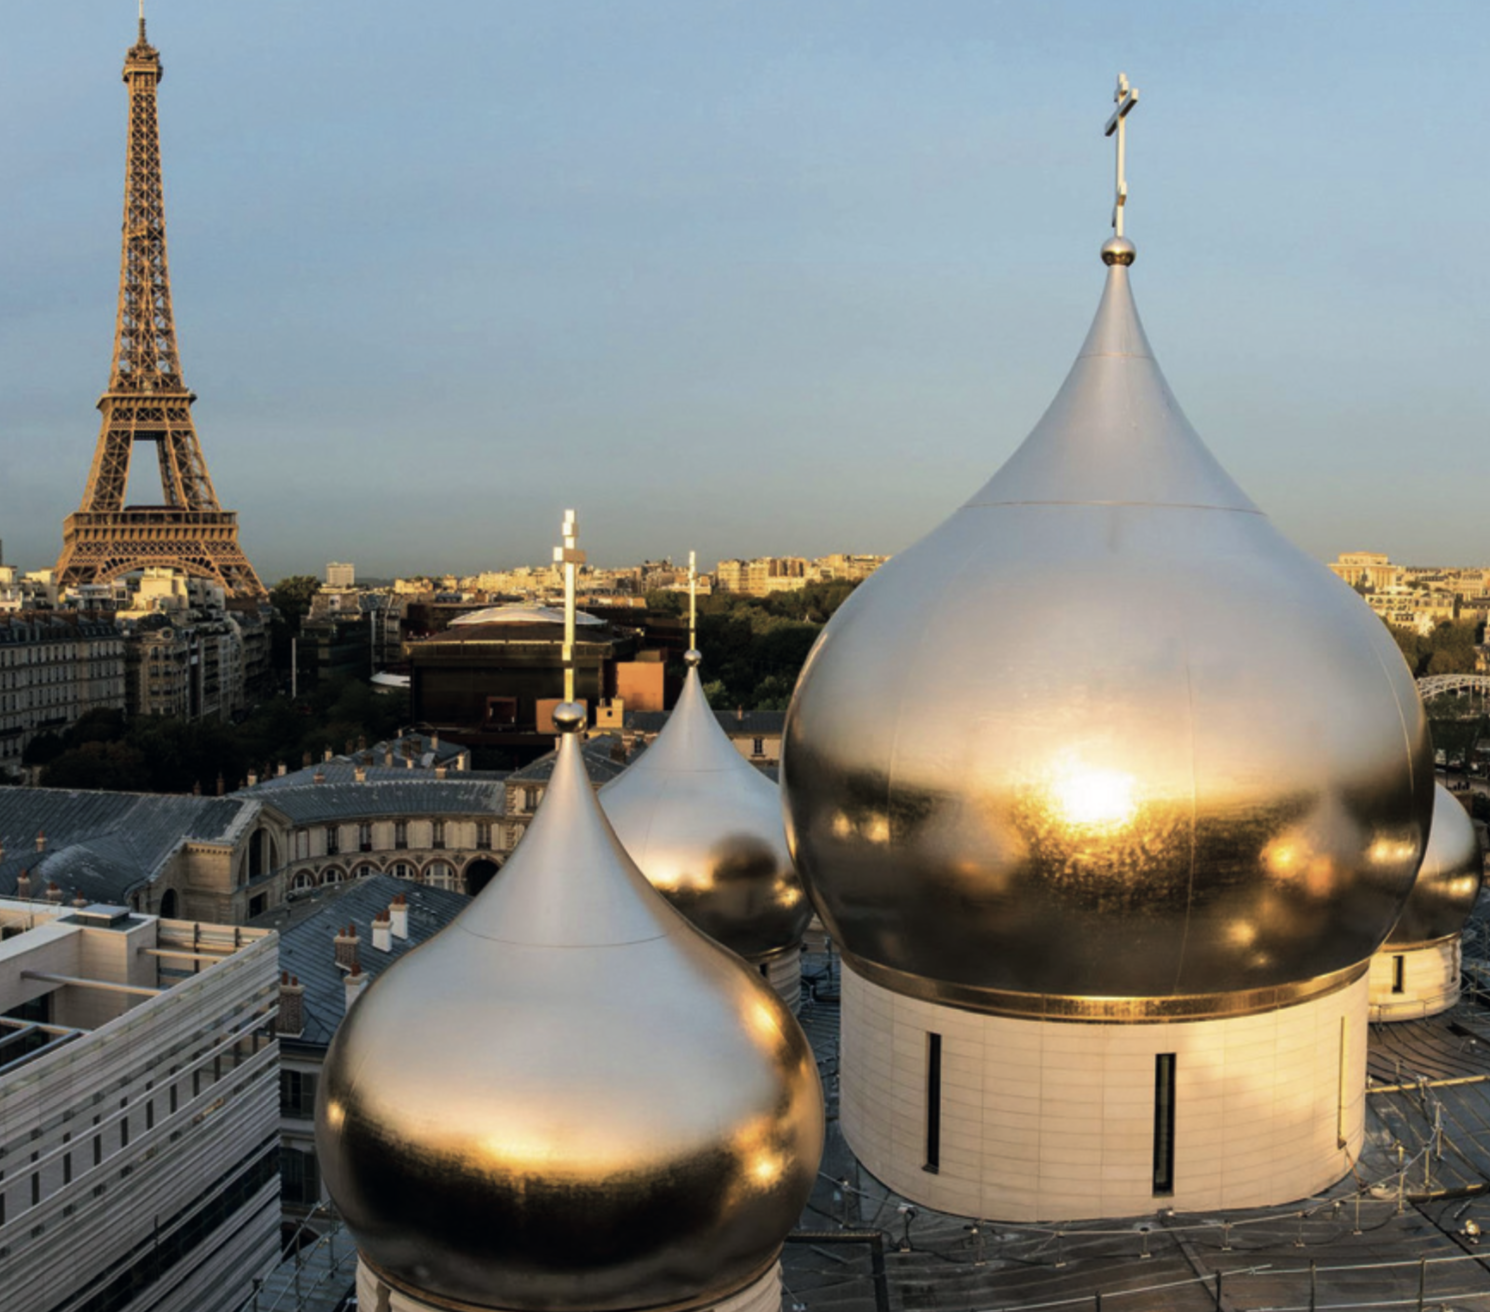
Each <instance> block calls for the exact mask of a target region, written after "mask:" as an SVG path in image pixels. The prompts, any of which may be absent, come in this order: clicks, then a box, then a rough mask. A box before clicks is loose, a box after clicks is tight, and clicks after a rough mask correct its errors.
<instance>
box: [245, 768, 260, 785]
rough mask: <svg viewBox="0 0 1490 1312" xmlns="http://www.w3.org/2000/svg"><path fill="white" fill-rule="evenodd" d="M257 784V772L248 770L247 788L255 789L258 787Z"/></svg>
mask: <svg viewBox="0 0 1490 1312" xmlns="http://www.w3.org/2000/svg"><path fill="white" fill-rule="evenodd" d="M258 782H259V776H258V772H257V771H255V770H250V771H249V772H248V786H249V787H250V788H255V787H257V786H258Z"/></svg>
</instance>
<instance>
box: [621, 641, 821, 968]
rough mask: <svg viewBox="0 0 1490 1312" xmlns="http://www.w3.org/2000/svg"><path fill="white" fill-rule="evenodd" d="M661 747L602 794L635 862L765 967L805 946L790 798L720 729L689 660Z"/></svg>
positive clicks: (691, 913) (704, 925)
mask: <svg viewBox="0 0 1490 1312" xmlns="http://www.w3.org/2000/svg"><path fill="white" fill-rule="evenodd" d="M686 659H687V662H688V677H687V679H686V681H685V682H684V684H683V693H682V696H680V697H679V698H678V704H677V706H675V707H674V708H673V713H672V715H671V716H669V717H668V721H667V724H666V725H665V726H664V727H663V730H662V732H661V733H660V734H658V735H657V740H656V741H655V742H654V743H653V744H652V745H651V746H650V747H648V748H647V750H646V751H645V752H643V753H642V754H641V756H639V757H638V758H637V759H636V760H635V761H634V762H632V764H631V765H629V766H627V767H626V769H625V770H624V771H623V772H622V773H621V774H620V775H618V776H617V777H616V778H615V779H613V780H611V782H610V783H608V784H606V785H605V787H604V788H602V789H601V790H600V804H601V806H602V807H604V808H605V814H606V818H607V819H609V820H610V822H611V826H612V827H613V828H614V829H615V831H616V836H617V837H618V838H619V839H620V840H621V842H622V843H623V844H625V847H626V851H627V852H628V853H630V855H631V859H632V860H633V861H635V862H636V864H637V865H638V866H640V867H641V870H642V873H643V874H644V875H646V877H647V878H648V879H649V880H651V881H652V886H653V887H654V888H656V889H657V890H658V891H659V892H660V893H662V895H663V896H664V897H666V898H667V900H668V901H669V902H671V903H672V904H673V906H675V907H676V908H677V909H678V910H679V911H681V912H682V913H683V914H684V915H685V916H687V917H688V919H689V920H691V921H692V922H693V923H694V924H695V925H697V926H698V927H699V928H700V929H701V930H703V931H704V933H706V934H708V935H709V936H710V937H711V938H714V939H717V940H718V941H719V942H720V943H723V944H724V946H725V947H727V948H729V949H731V950H732V951H734V952H738V953H739V954H740V955H741V956H742V957H748V958H750V959H751V960H754V961H759V960H761V959H762V958H764V957H769V956H771V955H773V954H775V953H779V952H783V951H785V950H787V949H789V948H792V947H795V946H796V945H797V944H798V943H800V942H801V940H802V931H803V930H805V929H806V928H807V922H808V920H809V919H810V918H811V916H812V907H811V906H810V904H809V903H808V901H807V895H806V894H805V893H804V892H803V891H802V884H801V881H800V880H798V878H797V872H796V871H795V870H794V869H793V867H792V859H791V854H790V853H789V852H788V851H787V846H786V829H785V826H784V825H783V823H782V819H781V793H780V790H779V789H778V788H777V787H776V785H775V784H774V783H772V782H771V780H769V779H768V778H766V776H765V775H763V774H762V773H761V772H760V771H759V770H757V769H756V768H755V767H754V766H753V765H751V764H750V762H749V761H747V760H746V759H745V758H744V757H743V756H741V755H740V753H739V752H738V751H736V750H735V747H734V744H733V743H731V742H730V740H729V737H728V735H726V734H725V732H724V730H723V729H721V728H720V727H719V721H718V720H717V719H715V717H714V712H713V711H711V710H710V709H709V702H708V699H707V698H706V697H705V696H704V690H703V687H702V686H701V684H700V683H699V675H698V666H699V660H700V657H699V654H698V653H697V652H695V651H690V652H689V653H688V655H687V658H686Z"/></svg>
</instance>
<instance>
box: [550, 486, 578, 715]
mask: <svg viewBox="0 0 1490 1312" xmlns="http://www.w3.org/2000/svg"><path fill="white" fill-rule="evenodd" d="M559 532H560V533H561V534H562V536H563V539H564V544H563V546H559V547H555V548H554V563H555V564H556V565H562V566H563V567H564V652H563V656H564V700H565V701H566V702H572V701H573V700H574V611H575V601H574V579H575V575H576V574H577V573H578V572H579V567H580V566H581V565H583V564H584V563H585V553H584V552H583V551H581V550H580V549H579V520H578V519H576V518H575V515H574V511H572V510H566V511H565V512H564V523H563V524H562V525H561V526H560V529H559Z"/></svg>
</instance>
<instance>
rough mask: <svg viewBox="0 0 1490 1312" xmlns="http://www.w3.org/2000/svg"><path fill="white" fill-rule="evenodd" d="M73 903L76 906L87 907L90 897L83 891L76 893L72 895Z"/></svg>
mask: <svg viewBox="0 0 1490 1312" xmlns="http://www.w3.org/2000/svg"><path fill="white" fill-rule="evenodd" d="M72 904H73V906H75V907H85V906H87V905H88V899H87V898H85V897H84V896H83V895H82V894H81V893H74V894H73V895H72Z"/></svg>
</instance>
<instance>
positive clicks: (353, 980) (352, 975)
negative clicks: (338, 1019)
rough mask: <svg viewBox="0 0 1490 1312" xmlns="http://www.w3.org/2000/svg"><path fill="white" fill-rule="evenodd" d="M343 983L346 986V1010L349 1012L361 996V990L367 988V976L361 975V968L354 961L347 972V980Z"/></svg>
mask: <svg viewBox="0 0 1490 1312" xmlns="http://www.w3.org/2000/svg"><path fill="white" fill-rule="evenodd" d="M343 982H344V983H345V984H346V986H347V1010H348V1011H351V1010H352V1008H353V1007H354V1006H355V1005H356V1003H357V999H358V998H360V997H361V996H362V991H363V989H365V988H366V987H367V976H366V975H364V974H363V973H362V967H361V966H359V965H358V964H357V963H356V962H355V961H354V962H353V963H352V969H351V970H349V971H348V972H347V978H346V979H345V981H343Z"/></svg>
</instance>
